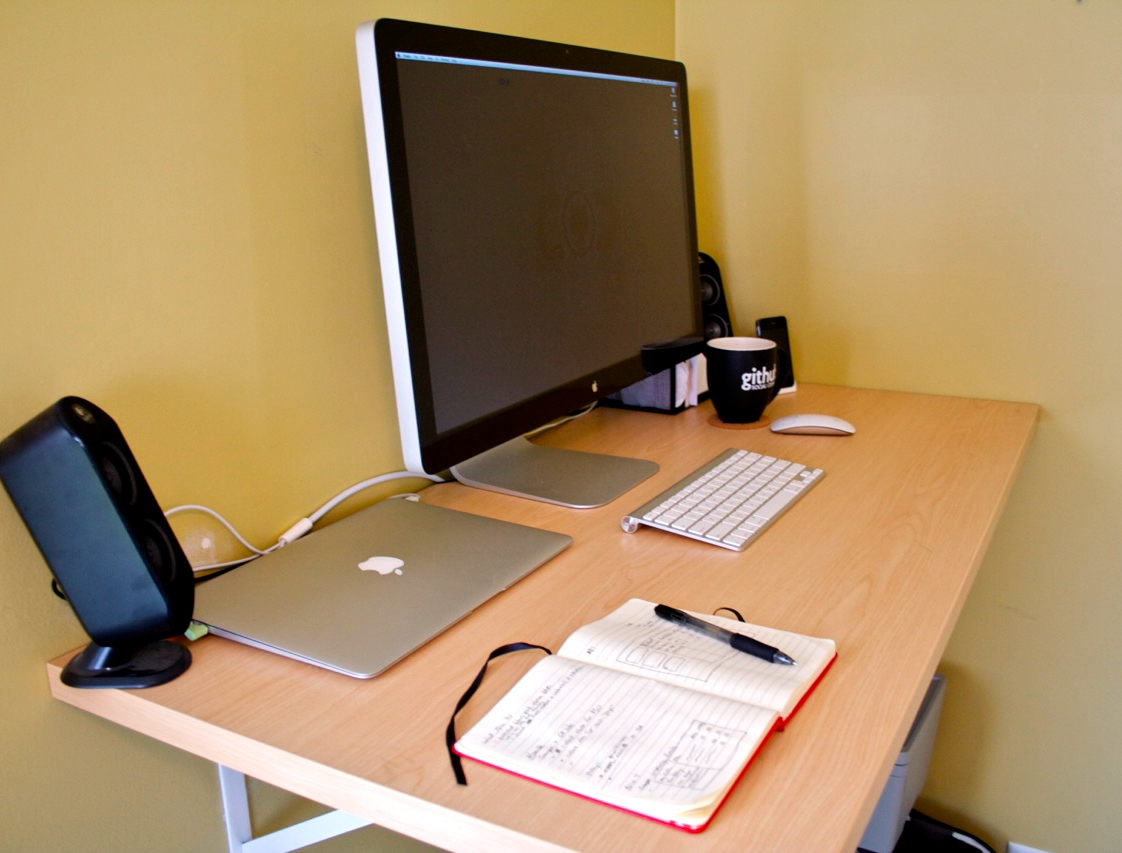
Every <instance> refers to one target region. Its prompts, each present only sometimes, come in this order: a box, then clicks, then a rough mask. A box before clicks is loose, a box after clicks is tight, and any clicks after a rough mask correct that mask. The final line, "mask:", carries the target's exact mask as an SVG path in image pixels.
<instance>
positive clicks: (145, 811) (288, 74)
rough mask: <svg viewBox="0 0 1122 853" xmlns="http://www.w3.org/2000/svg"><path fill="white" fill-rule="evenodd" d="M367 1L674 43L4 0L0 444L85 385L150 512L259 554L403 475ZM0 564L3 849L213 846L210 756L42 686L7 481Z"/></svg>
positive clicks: (73, 625)
mask: <svg viewBox="0 0 1122 853" xmlns="http://www.w3.org/2000/svg"><path fill="white" fill-rule="evenodd" d="M382 16H396V17H407V18H412V19H419V20H430V21H435V22H439V23H446V24H452V25H457V26H467V27H473V28H479V29H489V30H498V31H503V32H511V33H516V34H520V35H529V36H534V37H541V38H550V39H556V40H562V41H570V42H576V43H582V44H588V45H592V46H596V47H606V48H612V49H617V50H626V51H633V52H639V53H649V54H657V55H662V56H667V57H670V56H673V53H674V4H673V2H672V0H659V2H657V3H652V2H650V0H611V2H605V0H566V2H565V3H551V2H544V0H540V1H539V0H534V2H527V0H472V2H463V0H363V2H359V0H317V2H299V0H297V2H291V1H290V0H222V2H158V1H157V0H132V2H125V0H117V2H108V0H106V2H87V0H82V2H78V1H77V0H73V2H58V0H55V2H51V0H5V2H4V3H2V4H0V90H2V92H3V95H2V97H0V128H3V130H2V131H0V188H2V195H0V294H2V300H3V301H2V306H0V365H3V377H4V378H3V381H2V382H0V436H2V435H7V434H8V433H9V432H11V431H12V430H13V429H15V428H16V427H18V426H19V425H20V424H22V423H23V422H25V421H26V420H27V419H29V418H30V417H31V416H33V415H35V414H37V413H38V412H39V411H41V410H42V409H44V408H46V406H48V405H49V404H51V403H52V402H54V401H55V400H57V399H58V398H59V397H61V396H63V395H65V394H79V395H82V396H86V397H88V398H90V399H92V400H93V401H94V402H96V403H98V404H99V405H100V406H102V407H103V408H104V409H106V410H107V411H108V412H109V413H110V415H112V416H113V417H114V419H116V420H117V422H118V423H119V424H120V425H121V427H122V429H123V431H124V433H125V435H126V437H127V438H128V441H129V445H130V447H131V448H132V450H133V452H134V453H135V454H136V456H137V458H138V459H139V461H140V463H141V466H142V468H143V469H144V472H145V474H146V475H147V477H148V479H149V481H150V483H151V484H152V487H153V490H154V491H155V493H156V496H157V498H158V499H159V500H160V502H161V503H162V504H163V505H164V506H165V507H166V506H171V505H173V504H178V503H183V502H198V503H204V504H207V505H210V506H212V507H214V508H216V509H218V510H220V511H222V512H223V513H225V514H227V515H228V516H229V517H230V518H231V520H232V521H234V522H235V523H236V524H237V525H238V526H239V527H241V528H242V529H243V531H244V532H245V533H246V534H248V535H249V537H250V538H251V539H252V540H255V541H257V542H268V541H272V540H271V538H270V537H276V536H277V535H278V534H279V533H280V531H282V530H283V529H285V528H286V527H287V526H288V525H289V524H291V523H292V521H294V520H295V519H297V518H299V517H300V516H302V515H303V514H305V513H306V512H308V511H310V510H312V509H314V508H315V507H316V506H318V505H319V504H320V503H321V502H322V501H324V500H326V499H327V498H329V497H330V496H332V495H333V494H335V493H336V492H337V491H339V490H341V489H342V488H344V487H346V486H349V485H350V484H352V483H354V482H356V481H358V480H361V479H364V478H366V477H368V476H372V475H374V474H378V473H383V472H387V471H392V470H397V469H398V468H399V467H400V465H401V458H400V452H399V449H398V439H397V426H396V415H395V410H394V401H393V394H392V389H391V384H390V371H389V363H388V352H387V349H386V336H385V332H384V317H383V315H382V307H381V296H380V291H379V285H378V275H377V257H376V250H375V241H374V225H373V214H372V211H371V206H370V189H369V179H368V176H367V171H366V163H365V158H366V154H365V142H364V138H363V131H362V118H361V109H360V106H359V96H358V80H357V73H356V66H355V49H354V28H355V26H356V25H357V24H358V23H360V22H362V21H365V20H370V19H372V18H377V17H382ZM195 524H196V523H195V522H194V521H190V520H189V521H188V523H187V524H186V526H184V525H183V524H182V523H180V522H179V521H177V530H178V531H179V532H180V533H181V536H183V537H185V538H187V539H190V540H191V541H190V542H188V544H189V545H192V544H193V545H197V544H198V541H199V539H200V537H199V536H197V535H196V532H197V531H196V527H195ZM220 545H221V548H220V550H227V549H228V545H227V544H226V543H225V541H223V542H222V543H220ZM0 555H2V556H0V648H2V649H3V650H4V677H3V682H2V686H0V849H2V850H4V851H41V850H52V851H64V850H74V851H86V850H137V851H140V850H144V851H149V850H172V849H177V850H189V849H195V850H218V849H223V844H224V841H223V839H224V836H223V829H222V825H221V820H220V816H219V810H218V804H217V802H218V801H217V784H216V781H217V780H216V774H215V771H214V768H213V766H211V765H209V764H207V763H206V762H203V761H201V760H198V759H195V758H192V757H190V756H186V755H184V754H182V753H180V752H178V751H177V750H174V749H171V748H168V747H164V746H162V745H161V744H158V743H155V742H153V741H151V740H149V739H147V738H144V737H140V736H136V735H132V734H131V733H129V732H127V731H125V730H123V729H121V728H119V727H117V726H114V725H111V724H108V723H103V722H101V721H99V720H97V719H94V718H92V717H90V716H88V715H86V714H83V713H81V712H79V711H76V710H73V709H71V708H68V707H65V706H62V705H60V704H59V703H57V702H53V701H51V700H50V699H49V698H48V695H47V689H46V683H45V677H44V662H45V661H46V660H47V659H48V658H51V657H54V656H56V655H59V654H61V653H63V652H65V651H67V650H68V649H71V648H74V647H75V646H77V645H79V644H80V643H82V642H84V636H83V634H82V631H81V629H80V627H79V626H78V623H77V621H76V620H75V619H74V617H73V616H72V614H71V613H70V611H69V609H68V607H67V605H66V604H64V603H63V602H61V601H59V600H58V599H56V598H55V597H54V596H53V595H51V594H50V592H49V590H48V580H49V575H48V572H47V569H46V568H45V566H44V564H43V561H42V559H41V558H40V557H39V556H38V553H37V552H36V551H35V549H34V547H33V545H32V543H31V541H30V537H29V536H28V535H27V533H26V531H25V529H24V528H23V526H22V524H21V523H20V522H19V520H18V518H17V516H16V514H15V511H14V509H13V508H12V506H11V504H10V503H9V501H8V500H7V499H6V497H5V498H3V499H2V500H0ZM256 794H259V795H260V797H258V801H259V802H263V803H264V805H263V806H262V808H261V809H260V812H261V813H262V814H261V815H259V816H261V817H262V823H268V822H270V821H273V822H274V823H275V820H274V819H283V818H284V817H285V816H286V815H287V814H288V813H289V812H292V811H293V810H295V809H298V807H299V804H298V803H294V802H293V800H292V798H286V797H282V796H278V795H276V794H271V793H270V792H269V791H260V790H259V791H257V792H256ZM390 843H391V842H390V841H388V840H386V837H385V836H382V835H379V834H377V833H376V832H375V831H373V830H369V831H363V832H362V833H359V834H358V835H357V836H356V837H354V838H353V839H346V840H340V841H338V842H333V846H331V848H330V849H340V850H341V849H370V848H371V846H375V847H377V848H378V849H388V847H384V845H388V844H390Z"/></svg>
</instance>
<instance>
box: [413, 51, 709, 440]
mask: <svg viewBox="0 0 1122 853" xmlns="http://www.w3.org/2000/svg"><path fill="white" fill-rule="evenodd" d="M396 72H397V78H398V89H399V95H400V109H401V127H402V131H403V142H404V152H405V159H406V162H405V166H406V170H407V174H408V197H409V206H410V213H411V217H412V247H411V248H412V249H413V250H414V251H415V272H416V279H417V285H418V288H419V291H418V294H417V295H416V296H419V299H418V298H416V297H415V298H414V301H413V304H414V307H418V306H419V308H420V314H421V316H422V317H423V320H422V321H421V322H419V323H418V322H417V319H416V317H413V318H411V323H412V325H411V331H410V335H411V342H410V347H411V349H412V350H414V351H415V353H416V354H417V355H419V356H420V357H419V358H418V357H415V358H414V372H415V373H416V370H417V367H418V364H420V365H422V366H423V367H427V372H428V376H427V384H428V389H429V390H430V391H431V406H432V410H431V415H432V420H433V426H434V427H435V430H436V432H438V433H444V432H446V431H448V430H454V429H456V428H458V427H460V426H462V425H464V424H468V423H472V422H475V421H478V420H479V419H481V418H483V417H485V416H487V415H489V414H491V413H494V412H498V411H501V410H504V409H506V408H508V407H511V406H514V405H516V404H519V403H521V402H523V401H525V400H527V399H530V398H533V397H535V396H537V395H540V394H543V393H544V392H548V391H549V390H550V389H554V388H556V387H558V386H560V385H564V384H566V383H572V382H574V381H577V380H580V379H581V378H582V377H588V376H593V377H594V376H595V375H596V373H597V371H599V370H601V369H603V368H605V367H607V366H611V365H615V364H617V363H620V362H623V361H626V360H628V359H634V358H635V357H636V355H637V353H638V351H639V348H640V347H641V346H642V345H643V344H649V343H654V342H658V341H664V340H667V339H670V338H675V337H680V336H683V335H686V334H689V333H690V332H691V331H692V330H693V328H694V326H693V323H694V322H695V320H694V318H695V315H696V311H697V308H696V306H695V301H696V291H695V289H694V288H693V287H692V285H691V282H692V281H693V277H695V276H696V264H697V261H696V254H695V253H694V249H693V233H692V206H691V203H690V199H689V191H690V187H689V180H688V162H687V161H686V156H687V155H686V153H685V151H684V147H683V143H682V138H681V133H682V115H681V112H680V101H679V98H680V93H679V91H678V86H677V85H676V84H674V83H671V82H666V81H649V80H638V79H629V78H620V77H608V76H602V75H587V74H579V73H571V72H556V73H555V72H552V71H546V70H536V69H527V68H524V67H519V66H513V65H500V64H477V63H470V62H464V61H454V60H448V59H447V58H445V59H442V60H441V59H437V58H436V57H416V56H412V55H405V54H398V57H397V62H396ZM417 333H419V334H417ZM415 336H416V338H417V339H416V340H413V339H412V338H414V337H415ZM636 378H638V377H636ZM424 386H425V383H424V382H418V383H417V387H418V388H424ZM609 390H615V389H604V391H605V392H607V391H609Z"/></svg>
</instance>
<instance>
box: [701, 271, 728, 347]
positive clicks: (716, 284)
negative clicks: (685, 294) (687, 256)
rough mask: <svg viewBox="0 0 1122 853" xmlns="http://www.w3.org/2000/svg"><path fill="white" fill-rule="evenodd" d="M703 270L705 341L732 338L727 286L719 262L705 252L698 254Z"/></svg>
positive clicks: (702, 299)
mask: <svg viewBox="0 0 1122 853" xmlns="http://www.w3.org/2000/svg"><path fill="white" fill-rule="evenodd" d="M697 257H698V262H699V264H700V268H701V319H702V323H703V324H704V328H705V340H709V339H710V338H727V337H731V336H732V322H731V321H730V320H729V306H728V302H727V301H726V300H725V285H724V282H722V281H721V270H720V268H719V267H718V266H717V262H716V261H715V260H713V258H711V257H710V256H709V255H707V254H705V252H698V253H697Z"/></svg>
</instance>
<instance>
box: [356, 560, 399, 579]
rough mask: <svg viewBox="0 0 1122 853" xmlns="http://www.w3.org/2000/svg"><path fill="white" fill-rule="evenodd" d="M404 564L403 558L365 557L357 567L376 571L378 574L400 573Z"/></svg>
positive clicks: (366, 570)
mask: <svg viewBox="0 0 1122 853" xmlns="http://www.w3.org/2000/svg"><path fill="white" fill-rule="evenodd" d="M404 565H405V561H404V560H399V559H398V558H397V557H367V558H366V559H365V560H363V561H362V562H361V563H359V564H358V567H359V568H360V569H362V571H364V572H377V573H378V574H380V575H388V574H395V575H400V574H402V571H401V567H402V566H404Z"/></svg>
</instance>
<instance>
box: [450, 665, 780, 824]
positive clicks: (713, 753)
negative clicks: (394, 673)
mask: <svg viewBox="0 0 1122 853" xmlns="http://www.w3.org/2000/svg"><path fill="white" fill-rule="evenodd" d="M652 709H657V713H654V712H652ZM776 719H777V718H776V714H775V713H774V712H773V711H770V710H767V709H763V708H759V707H754V706H750V705H744V704H742V703H739V702H734V701H730V700H727V699H723V698H721V697H717V696H712V695H708V694H705V693H697V692H694V691H689V690H682V689H680V688H677V687H674V686H672V685H668V684H664V683H660V682H656V681H652V680H651V679H649V678H646V677H635V676H631V675H627V674H625V673H621V672H613V671H610V670H606V669H603V668H601V667H596V666H590V665H586V664H582V663H578V662H575V661H572V660H566V659H564V658H561V657H557V656H553V657H548V658H545V659H543V660H541V661H540V662H538V663H537V664H536V665H535V666H534V668H533V669H532V670H531V671H530V672H529V673H527V674H526V676H524V677H523V678H522V679H521V680H520V681H519V682H518V684H517V685H516V686H515V687H514V688H513V689H512V690H511V691H510V692H509V693H507V694H506V695H505V696H504V697H503V698H502V699H501V700H500V701H499V702H498V704H497V705H496V706H495V707H494V708H492V709H491V711H490V712H488V714H487V715H486V716H485V717H484V718H483V719H482V720H481V721H480V722H479V723H477V724H476V725H475V726H474V727H472V729H471V730H470V731H469V732H468V733H467V734H466V735H464V737H463V738H461V739H460V741H459V742H458V744H457V751H458V752H460V753H461V754H463V755H466V756H468V757H471V758H475V759H477V760H480V761H483V762H486V763H491V764H495V765H497V766H500V767H504V768H506V769H509V770H513V771H514V772H516V773H521V774H524V775H526V776H529V777H531V778H534V779H537V780H539V781H542V782H545V783H547V784H550V785H554V786H556V787H559V788H563V789H566V790H570V791H573V792H575V793H578V794H583V795H585V796H589V797H592V798H594V799H598V800H602V801H604V802H608V803H611V804H613V805H617V806H619V807H621V808H625V809H629V810H631V811H636V812H639V813H642V814H646V815H649V816H651V817H655V818H658V819H660V820H666V821H670V822H675V823H681V824H683V825H686V826H691V825H701V824H703V823H704V821H705V820H706V819H707V816H708V815H709V814H711V812H712V811H713V810H714V809H715V808H716V807H717V806H718V805H719V804H720V802H721V800H722V799H723V798H724V794H725V792H727V791H728V789H729V788H730V787H731V786H732V784H733V783H734V782H735V781H736V779H737V778H738V777H739V775H740V772H741V770H742V769H743V767H744V765H745V764H746V763H747V762H748V760H749V759H750V758H751V757H752V755H753V754H754V753H755V751H756V750H757V748H758V747H759V745H760V743H761V742H762V741H763V740H764V739H765V738H766V737H767V735H768V733H769V732H770V731H771V729H772V726H773V725H774V723H775V721H776Z"/></svg>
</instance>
